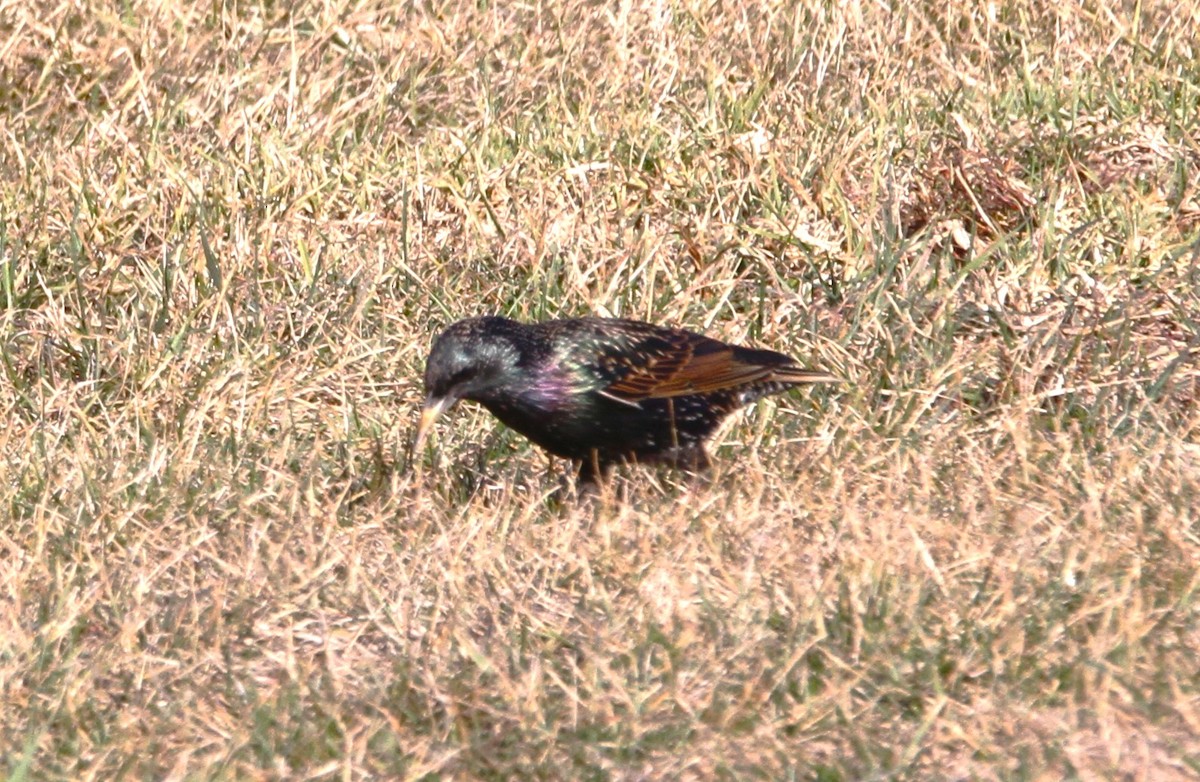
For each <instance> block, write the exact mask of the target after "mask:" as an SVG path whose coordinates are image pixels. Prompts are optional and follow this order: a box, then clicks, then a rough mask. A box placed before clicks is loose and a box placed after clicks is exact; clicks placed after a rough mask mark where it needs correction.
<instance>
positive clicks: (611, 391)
mask: <svg viewBox="0 0 1200 782" xmlns="http://www.w3.org/2000/svg"><path fill="white" fill-rule="evenodd" d="M656 337H657V335H656ZM671 337H672V338H671V339H669V340H668V342H669V347H666V348H665V349H664V347H659V346H657V345H653V344H652V343H655V342H659V341H660V340H659V339H657V338H655V339H651V340H646V342H645V343H643V344H646V345H647V347H649V348H650V349H649V350H646V351H644V352H637V351H635V352H634V355H636V356H637V357H638V358H637V360H635V361H628V360H627V361H625V362H624V364H625V367H624V368H625V369H627V372H626V373H625V374H624V376H623V377H620V378H619V379H617V380H615V381H613V382H612V383H610V384H609V385H608V386H606V387H605V388H604V392H605V393H606V394H608V395H611V396H616V397H623V398H626V399H631V400H636V399H647V398H655V399H664V398H668V397H677V396H687V395H689V394H705V393H710V392H713V391H724V390H726V389H731V388H740V387H743V386H747V385H750V384H752V383H757V382H759V381H763V380H770V379H773V376H774V375H775V374H776V372H777V370H781V369H785V368H788V369H790V367H787V365H786V364H785V363H784V362H785V361H787V358H786V357H785V356H782V355H781V354H777V353H770V352H767V351H752V350H746V349H743V348H738V347H734V346H732V345H726V344H724V343H722V342H718V341H716V340H713V339H709V338H707V337H703V336H700V335H698V334H691V333H688V332H675V333H673V334H672V335H671ZM647 343H651V344H647ZM654 347H658V349H657V350H655V349H654ZM763 357H769V358H768V360H769V362H770V363H764V362H762V361H756V360H754V359H755V358H759V359H761V358H763ZM779 374H781V375H786V373H779ZM780 379H784V378H783V377H780Z"/></svg>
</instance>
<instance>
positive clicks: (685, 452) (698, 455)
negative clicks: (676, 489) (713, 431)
mask: <svg viewBox="0 0 1200 782" xmlns="http://www.w3.org/2000/svg"><path fill="white" fill-rule="evenodd" d="M675 465H676V466H677V467H679V468H680V469H682V470H685V471H686V472H688V473H689V474H690V477H691V479H692V480H693V481H695V482H696V483H704V482H706V481H707V480H708V478H709V476H710V475H711V470H712V459H710V458H709V456H708V451H706V450H704V446H703V445H693V446H691V447H690V448H684V449H681V450H680V451H679V455H678V456H677V457H676V458H675Z"/></svg>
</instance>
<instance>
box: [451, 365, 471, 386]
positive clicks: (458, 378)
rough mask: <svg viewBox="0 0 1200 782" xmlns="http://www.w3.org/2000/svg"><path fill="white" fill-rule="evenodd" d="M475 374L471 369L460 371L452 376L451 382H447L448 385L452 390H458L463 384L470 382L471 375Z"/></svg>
mask: <svg viewBox="0 0 1200 782" xmlns="http://www.w3.org/2000/svg"><path fill="white" fill-rule="evenodd" d="M473 374H475V373H474V370H472V369H471V368H469V367H468V368H466V369H460V370H458V371H457V372H455V373H454V374H453V375H451V376H450V380H449V381H447V383H446V385H447V386H449V387H450V388H457V387H458V386H461V385H462V384H463V383H465V382H467V381H468V380H470V379H471V375H473Z"/></svg>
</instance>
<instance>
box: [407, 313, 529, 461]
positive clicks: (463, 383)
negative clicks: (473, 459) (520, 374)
mask: <svg viewBox="0 0 1200 782" xmlns="http://www.w3.org/2000/svg"><path fill="white" fill-rule="evenodd" d="M518 325H519V324H517V323H516V322H514V321H511V320H508V319H506V318H498V317H483V318H470V319H468V320H460V321H458V322H457V323H454V324H452V325H451V326H450V327H449V328H447V329H446V330H445V331H443V332H442V333H441V334H440V335H439V336H438V338H437V339H436V340H434V343H433V349H432V350H430V352H429V360H428V361H427V362H426V364H425V407H424V408H423V409H422V410H421V422H420V424H418V425H417V438H416V441H415V443H414V446H413V447H414V449H416V448H420V447H421V443H422V442H424V440H425V438H426V437H427V436H428V435H429V432H430V430H431V429H432V428H433V422H434V421H436V420H437V419H438V417H439V416H440V415H441V414H442V413H444V412H446V411H447V410H449V409H450V408H452V407H454V405H455V404H456V403H457V402H458V401H459V400H460V399H474V400H478V401H484V400H486V399H487V398H488V397H489V396H490V395H492V394H494V393H495V392H496V391H497V389H499V388H501V387H502V386H503V385H504V384H505V381H506V378H507V377H508V376H509V374H510V373H511V372H513V371H514V370H515V369H516V366H517V361H518V360H519V358H520V353H519V351H518V349H517V346H516V344H515V343H514V342H513V340H512V339H511V336H510V335H511V333H512V331H513V330H514V328H516V327H518Z"/></svg>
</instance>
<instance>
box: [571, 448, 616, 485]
mask: <svg viewBox="0 0 1200 782" xmlns="http://www.w3.org/2000/svg"><path fill="white" fill-rule="evenodd" d="M610 467H611V465H609V464H606V463H604V462H601V461H600V453H599V452H598V451H597V450H596V449H595V448H593V449H592V450H591V452H590V453H589V454H588V455H587V457H586V458H584V459H583V460H581V461H580V462H579V474H578V476H577V478H576V480H577V482H578V484H579V486H580V487H581V488H582V487H584V486H588V487H591V488H597V487H599V486H600V485H601V484H603V483H604V481H605V479H606V478H607V477H608V471H609V468H610Z"/></svg>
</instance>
